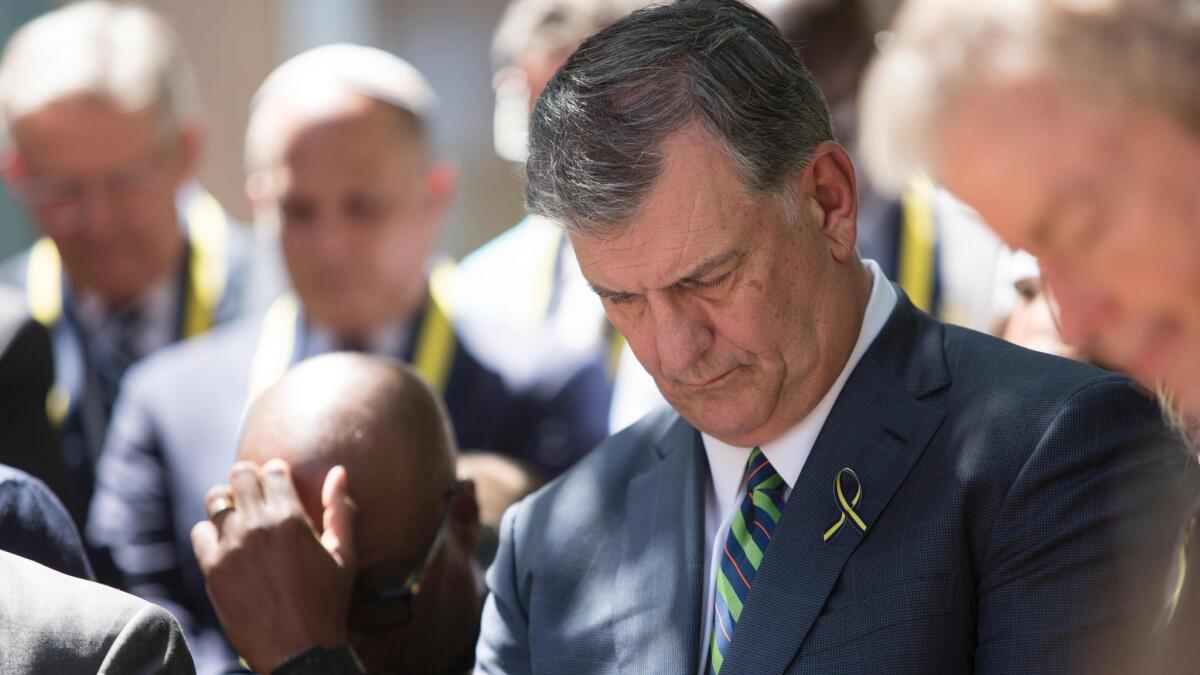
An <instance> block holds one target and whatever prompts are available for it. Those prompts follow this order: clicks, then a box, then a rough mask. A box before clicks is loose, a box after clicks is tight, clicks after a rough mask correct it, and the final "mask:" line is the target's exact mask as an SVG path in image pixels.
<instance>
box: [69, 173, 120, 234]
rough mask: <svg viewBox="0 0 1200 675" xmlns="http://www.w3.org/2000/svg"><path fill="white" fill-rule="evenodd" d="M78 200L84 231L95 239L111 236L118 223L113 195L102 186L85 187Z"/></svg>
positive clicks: (79, 216)
mask: <svg viewBox="0 0 1200 675" xmlns="http://www.w3.org/2000/svg"><path fill="white" fill-rule="evenodd" d="M78 200H79V201H78V209H79V211H78V218H79V223H80V225H82V227H83V230H84V231H86V232H87V233H88V234H89V235H91V236H93V237H107V236H109V235H110V234H111V232H112V229H113V225H114V223H115V221H116V218H115V215H116V209H115V208H114V206H113V197H112V195H111V194H109V193H108V191H107V190H105V189H104V188H103V187H102V186H98V185H83V186H81V188H80V190H79V197H78Z"/></svg>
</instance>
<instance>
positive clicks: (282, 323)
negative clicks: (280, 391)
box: [246, 262, 457, 403]
mask: <svg viewBox="0 0 1200 675" xmlns="http://www.w3.org/2000/svg"><path fill="white" fill-rule="evenodd" d="M453 274H454V264H453V263H450V262H446V263H442V264H440V265H438V266H437V267H435V268H434V270H433V273H432V274H431V275H430V277H429V306H428V307H427V308H426V310H425V313H424V316H423V317H422V319H421V327H420V329H419V330H418V332H417V345H416V349H414V350H413V362H412V366H413V368H414V369H416V371H417V372H418V373H420V374H421V376H422V377H424V378H425V380H426V381H427V382H428V383H429V385H430V386H431V387H433V390H434V391H436V392H438V393H441V394H444V393H445V389H446V381H447V380H448V379H449V376H450V367H451V366H452V365H453V363H454V352H455V349H456V347H457V339H456V338H455V335H454V325H453V323H452V322H451V320H450V316H451V314H450V309H449V302H450V294H449V292H448V290H449V289H450V288H451V282H452V279H451V277H452V276H453ZM299 320H300V303H299V302H298V301H297V300H296V296H294V295H292V294H291V293H287V294H285V295H282V296H280V297H279V298H277V299H276V300H275V301H274V302H272V303H271V306H270V308H269V309H267V313H266V315H265V316H264V317H263V323H262V330H261V332H260V333H259V339H258V347H257V348H256V349H255V352H254V360H253V362H252V365H251V366H250V387H249V396H248V397H247V399H246V401H247V402H248V403H249V402H251V401H253V400H254V399H256V398H258V396H259V394H262V393H263V392H264V391H266V390H267V389H270V388H271V386H272V385H274V384H275V383H276V382H278V381H279V378H281V377H283V374H284V373H285V372H287V369H288V367H289V366H290V365H291V364H292V357H293V356H294V354H295V349H296V326H297V325H298V324H299Z"/></svg>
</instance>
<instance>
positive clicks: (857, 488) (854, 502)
mask: <svg viewBox="0 0 1200 675" xmlns="http://www.w3.org/2000/svg"><path fill="white" fill-rule="evenodd" d="M842 476H849V477H850V478H852V479H854V498H853V499H850V500H847V499H846V493H845V491H844V490H843V489H842ZM833 494H834V497H835V498H836V499H837V504H838V509H839V510H840V511H841V512H842V513H841V515H840V516H839V517H838V519H837V522H836V523H834V524H833V526H832V527H830V528H829V529H828V530H825V535H824V536H823V537H822V538H821V539H822V541H829V540H830V539H832V538H833V535H835V534H837V533H838V530H840V529H842V525H845V524H846V517H847V516H849V517H850V520H851V521H853V522H854V524H855V526H857V527H858V529H859V530H860V531H862V532H864V533H865V532H866V531H867V524H866V523H865V522H863V519H862V518H860V517H859V515H858V513H857V512H855V510H854V507H856V506H858V503H859V502H860V501H862V495H863V490H862V483H861V482H859V480H858V474H856V473H854V469H851V468H850V467H846V468H844V469H842V470H841V471H838V472H837V475H836V476H834V478H833Z"/></svg>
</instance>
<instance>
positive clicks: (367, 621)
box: [349, 481, 459, 633]
mask: <svg viewBox="0 0 1200 675" xmlns="http://www.w3.org/2000/svg"><path fill="white" fill-rule="evenodd" d="M458 485H459V484H458V482H457V481H456V482H455V483H454V486H453V487H451V488H450V490H448V491H447V492H446V495H445V497H444V502H443V509H442V518H441V522H440V523H439V524H438V529H437V532H435V533H434V535H433V541H431V542H430V543H429V546H428V547H427V548H426V549H425V554H424V555H423V556H421V561H420V563H419V564H418V565H417V567H416V569H414V570H413V571H412V572H410V573H409V575H408V577H407V578H405V580H404V583H403V584H401V585H399V586H393V587H390V588H372V587H371V586H369V585H368V584H367V583H366V582H365V581H364V580H363V579H362V578H361V577H359V578H356V579H355V581H354V590H353V594H352V596H351V601H350V621H349V623H350V627H351V628H353V629H355V630H358V631H361V632H365V633H370V632H374V631H381V630H387V629H389V628H395V627H396V626H401V625H404V624H407V623H409V622H410V621H412V618H413V611H412V599H413V598H414V597H416V596H417V595H418V594H419V593H420V592H421V582H422V581H423V580H424V578H425V573H426V571H427V570H428V569H429V565H430V564H431V563H432V562H433V559H434V558H436V557H437V554H438V551H440V550H441V547H442V542H443V540H445V538H446V530H447V529H449V526H450V519H451V518H450V517H451V514H452V513H453V510H454V509H453V503H454V496H455V495H456V494H457V493H458Z"/></svg>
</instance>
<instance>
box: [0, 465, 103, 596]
mask: <svg viewBox="0 0 1200 675" xmlns="http://www.w3.org/2000/svg"><path fill="white" fill-rule="evenodd" d="M0 551H8V552H9V553H12V554H14V555H19V556H21V557H22V558H28V559H30V560H33V561H35V562H38V563H41V564H43V565H45V566H46V567H49V568H51V569H53V570H56V571H58V572H62V573H63V574H70V575H71V576H75V577H79V578H80V579H89V580H90V579H93V578H94V576H93V575H92V566H91V565H90V564H88V559H87V554H86V553H84V551H83V542H82V541H80V539H79V532H77V531H76V530H75V525H74V524H72V523H71V517H70V516H69V515H67V510H66V509H64V508H63V505H62V502H60V501H58V498H57V497H55V496H54V495H53V494H52V493H51V492H50V490H48V489H47V488H46V486H45V484H43V483H42V482H41V481H40V480H38V479H36V478H34V477H33V476H30V475H29V474H27V473H25V472H24V471H18V470H16V469H13V468H11V467H8V466H4V465H2V464H0Z"/></svg>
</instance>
